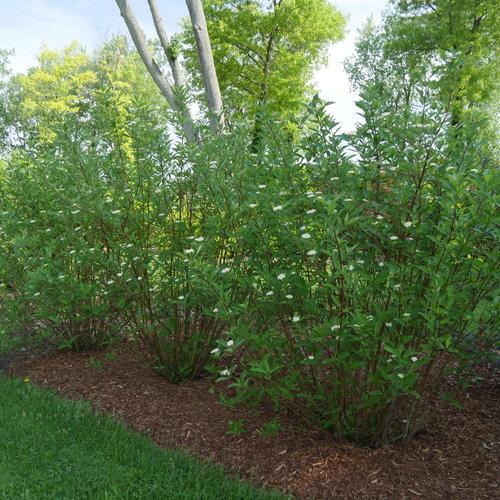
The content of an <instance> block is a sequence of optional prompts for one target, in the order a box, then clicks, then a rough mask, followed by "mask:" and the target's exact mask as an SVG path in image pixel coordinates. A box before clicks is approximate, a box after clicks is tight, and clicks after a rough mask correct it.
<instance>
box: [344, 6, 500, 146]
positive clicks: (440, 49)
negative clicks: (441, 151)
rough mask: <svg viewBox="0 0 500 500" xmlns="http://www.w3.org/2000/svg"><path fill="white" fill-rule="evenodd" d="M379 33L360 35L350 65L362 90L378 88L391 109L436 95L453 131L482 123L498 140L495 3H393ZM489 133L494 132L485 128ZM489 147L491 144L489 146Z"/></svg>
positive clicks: (499, 34)
mask: <svg viewBox="0 0 500 500" xmlns="http://www.w3.org/2000/svg"><path fill="white" fill-rule="evenodd" d="M391 5H392V8H391V9H390V10H389V11H388V12H387V14H386V16H385V18H384V20H383V23H382V25H381V26H379V27H376V26H374V25H373V23H372V22H369V23H368V24H367V25H366V26H365V28H364V29H363V30H362V31H361V34H360V37H359V39H358V42H357V54H356V57H355V58H354V60H352V61H349V62H347V63H346V68H347V70H348V72H349V74H350V78H351V81H352V83H353V84H354V86H355V87H357V88H358V89H359V88H361V87H366V86H367V85H369V84H371V85H375V84H376V85H379V86H381V87H383V89H384V91H385V92H386V93H387V94H389V95H391V98H392V105H393V106H397V105H398V103H400V102H403V103H404V104H406V105H407V104H409V103H410V102H412V100H413V99H416V100H417V101H418V96H415V93H419V92H422V89H426V90H427V91H432V92H433V94H435V99H436V101H439V102H441V106H442V108H443V110H445V111H446V112H449V113H450V114H451V121H452V122H453V124H455V125H459V124H461V123H464V122H467V121H468V120H471V121H477V120H478V117H485V118H487V120H486V121H485V122H484V123H483V129H486V130H485V132H484V133H483V135H485V137H487V136H488V135H489V136H490V138H493V140H495V139H497V138H498V136H497V132H496V131H495V130H494V129H495V128H496V127H497V125H498V116H497V112H496V107H495V104H496V102H497V101H498V89H499V87H498V79H499V68H500V66H499V64H498V47H499V45H500V29H499V26H500V23H499V22H498V12H499V11H498V8H497V6H496V2H495V1H493V0H481V1H475V0H465V1H463V0H434V1H430V2H429V1H425V2H424V1H422V0H393V2H392V3H391ZM488 127H489V129H488ZM490 140H491V139H490Z"/></svg>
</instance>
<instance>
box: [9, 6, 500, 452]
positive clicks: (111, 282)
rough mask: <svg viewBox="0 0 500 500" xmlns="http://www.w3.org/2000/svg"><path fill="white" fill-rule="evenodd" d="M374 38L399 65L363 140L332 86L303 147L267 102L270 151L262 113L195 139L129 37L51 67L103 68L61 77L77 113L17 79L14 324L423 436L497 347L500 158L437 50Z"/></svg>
mask: <svg viewBox="0 0 500 500" xmlns="http://www.w3.org/2000/svg"><path fill="white" fill-rule="evenodd" d="M249 5H250V4H249ZM283 5H285V6H286V5H288V4H287V3H286V4H283ZM266 15H267V14H266ZM370 30H372V31H371V32H370V33H371V34H370V35H369V36H368V37H367V43H369V44H371V45H370V46H369V47H368V49H367V52H366V54H369V53H371V51H373V53H376V54H378V55H377V57H379V59H377V61H378V62H380V65H381V68H382V71H379V69H380V68H377V66H376V65H374V66H372V67H369V68H366V71H367V72H366V75H367V76H366V80H368V81H367V82H366V84H365V83H364V82H365V74H364V73H360V72H358V75H360V77H359V84H360V90H361V99H360V102H359V103H358V106H359V108H360V110H361V113H362V117H363V120H364V124H363V125H362V126H360V127H359V128H358V130H357V131H356V133H355V134H353V135H351V136H346V135H342V134H339V133H338V131H337V125H336V124H335V123H334V122H333V121H332V120H331V119H330V118H329V117H328V115H327V114H326V112H325V104H324V103H322V102H321V101H320V100H319V99H318V98H314V99H313V100H312V102H311V104H310V105H309V107H308V109H307V110H305V111H304V113H303V116H301V117H300V119H297V120H296V121H295V122H294V126H295V128H296V130H300V131H301V134H300V136H298V137H297V140H295V141H290V137H289V133H288V132H287V130H285V129H284V128H283V127H282V126H281V125H280V122H279V121H278V122H276V121H274V120H273V119H272V117H273V116H276V115H275V111H276V110H275V109H273V107H272V106H270V109H269V110H268V111H269V115H266V110H265V109H264V108H263V109H262V110H261V114H260V117H259V125H260V127H261V135H260V136H261V140H260V141H259V142H257V143H255V141H254V140H253V139H254V135H255V128H254V124H252V123H248V121H246V120H235V121H234V123H233V124H232V127H231V130H230V131H229V132H227V133H226V134H224V135H218V136H211V135H208V134H207V135H206V136H205V138H204V141H203V144H200V145H195V146H194V145H185V144H182V143H179V142H177V141H176V140H175V137H174V136H173V135H172V134H171V133H170V130H169V128H168V123H169V120H170V119H171V116H170V115H169V111H168V110H167V109H166V106H165V104H164V102H163V100H162V99H161V96H160V95H159V94H158V92H156V91H152V87H151V82H150V80H149V79H148V78H145V77H144V75H142V73H141V68H140V61H139V60H138V58H137V56H136V55H135V54H134V53H132V52H130V51H129V49H128V48H127V46H126V44H125V43H124V41H123V39H115V40H113V41H112V42H110V43H109V44H106V45H105V46H103V47H102V48H101V49H100V51H99V52H98V53H97V54H96V55H95V57H93V58H83V59H82V60H84V61H85V64H76V62H75V61H74V55H73V53H72V52H70V53H68V52H65V53H63V54H62V55H59V56H57V57H54V58H53V59H54V60H55V61H57V64H54V65H52V66H50V65H49V66H48V67H45V66H44V68H45V70H46V72H48V73H49V76H50V72H51V71H54V72H55V73H57V72H58V71H61V69H60V68H66V67H68V69H67V72H68V74H69V75H71V78H69V77H68V78H62V82H63V83H64V82H67V81H73V82H80V83H81V82H82V80H83V81H84V82H85V83H81V84H80V83H78V85H76V87H75V86H70V88H69V90H68V88H67V87H66V86H63V88H62V89H60V90H57V92H59V91H60V92H61V93H62V100H63V104H64V103H66V104H67V101H66V100H65V99H66V97H65V96H67V95H71V96H73V97H72V98H71V99H70V101H71V103H72V104H71V106H73V105H74V106H76V108H77V109H76V108H75V109H73V108H71V109H66V108H64V109H60V107H58V106H55V108H56V109H52V108H54V106H52V108H51V113H52V112H53V113H54V116H53V119H51V120H47V116H46V115H45V110H44V107H43V106H42V104H41V102H40V107H39V108H30V106H26V105H25V99H29V96H28V95H26V94H25V93H24V90H23V89H26V88H35V89H36V88H37V86H38V85H40V81H39V80H40V74H41V73H40V71H41V69H40V68H38V69H35V70H33V71H32V72H31V73H30V74H32V75H34V77H33V79H32V80H30V75H27V76H25V77H23V78H24V79H19V78H14V79H13V80H12V85H13V87H12V88H13V89H14V90H15V91H14V92H13V94H12V95H13V96H14V97H15V98H13V100H12V101H11V102H12V103H20V106H19V108H18V109H19V113H18V115H19V116H18V117H17V118H16V119H14V120H11V115H8V116H9V120H11V122H10V123H11V130H13V131H14V133H13V134H14V137H16V136H17V137H22V138H23V141H20V142H18V143H16V142H15V141H13V143H12V145H11V149H10V150H9V154H8V155H7V156H6V164H5V167H4V172H3V181H2V184H0V189H2V195H3V196H2V197H1V198H0V249H1V251H0V283H2V285H1V287H0V307H1V308H2V313H5V314H4V316H5V317H7V318H13V317H17V318H18V320H19V321H20V322H25V323H30V324H31V325H33V326H34V327H35V328H37V329H38V330H39V331H40V330H41V331H45V332H46V333H48V334H50V335H53V336H55V337H56V338H57V339H58V340H59V341H62V342H63V343H64V344H65V345H68V346H71V347H73V348H77V349H83V348H85V349H88V348H92V347H95V346H99V345H102V344H107V343H110V342H113V341H114V340H115V339H116V338H117V337H118V338H121V339H122V340H124V339H127V340H134V341H136V342H137V344H138V345H139V346H140V347H141V349H142V350H143V352H144V355H145V359H146V360H147V361H148V362H149V363H150V364H151V365H152V366H154V367H155V368H156V369H157V370H158V372H159V373H160V374H161V375H163V376H165V377H166V378H168V379H169V380H171V381H174V382H182V381H184V380H187V379H192V378H196V377H200V376H202V375H203V374H205V373H206V372H207V371H208V372H211V373H213V374H214V375H215V377H216V379H217V380H218V381H223V382H226V381H229V382H230V385H231V387H232V389H234V397H233V398H232V399H230V400H228V402H229V403H232V404H236V403H238V402H241V401H249V400H250V401H253V402H256V403H259V402H261V401H263V400H267V401H270V402H272V403H273V404H274V405H275V407H277V408H279V407H286V408H288V409H290V410H292V411H293V412H294V413H295V414H297V415H299V416H300V417H301V418H302V419H303V421H304V422H305V423H306V424H307V425H308V426H311V427H315V428H319V429H321V430H323V431H326V432H329V433H332V434H334V435H336V436H339V437H341V438H347V439H351V440H354V441H357V442H361V443H363V444H368V445H372V446H376V445H382V444H384V443H386V442H389V441H392V440H397V439H408V438H410V437H411V436H412V435H413V434H414V433H415V432H417V431H418V430H419V429H420V428H421V427H422V426H423V425H424V422H425V419H426V416H427V414H428V413H429V411H430V409H431V406H432V401H433V398H434V397H435V396H437V395H438V394H440V393H444V392H446V391H445V390H444V385H445V381H446V377H447V376H448V375H449V374H450V373H454V372H458V371H459V370H460V369H461V368H462V367H463V366H466V365H467V364H470V363H471V362H473V361H474V360H476V359H477V358H478V357H480V356H483V355H485V354H486V353H488V352H489V351H490V350H491V346H492V344H493V343H494V342H495V338H494V335H495V331H496V330H495V327H496V326H497V323H496V313H497V312H498V311H497V309H498V303H499V301H498V264H497V263H498V233H497V229H496V227H495V222H496V212H495V209H496V203H497V201H498V200H497V198H496V191H495V189H496V186H497V183H498V177H497V175H498V174H497V165H496V164H495V162H494V158H496V152H495V151H494V150H492V149H491V148H490V146H491V144H489V143H488V142H486V143H484V142H483V135H482V134H481V133H480V131H481V127H482V126H483V124H482V122H481V121H480V120H478V119H477V116H471V119H470V120H467V121H464V122H463V123H462V124H461V133H460V134H457V133H456V127H454V126H452V123H453V119H452V114H453V110H452V109H449V110H448V111H449V112H447V110H446V108H445V107H444V106H443V103H442V102H441V100H440V99H439V98H438V97H439V95H440V94H439V92H438V91H437V90H436V88H435V87H434V86H433V85H432V84H431V85H425V82H424V80H425V78H424V76H425V75H427V77H429V75H430V74H432V72H429V68H428V66H427V62H425V61H424V62H422V65H421V67H420V68H421V69H419V70H418V71H416V70H415V66H414V61H412V60H411V58H406V59H402V60H401V61H400V62H397V61H395V60H393V59H384V55H383V47H384V45H383V39H382V38H380V37H379V35H380V33H379V34H377V32H376V31H374V30H373V29H372V28H368V31H370ZM372 35H373V36H372ZM380 36H381V35H380ZM366 54H365V55H366ZM363 57H364V56H363ZM66 58H68V59H69V60H68V61H66ZM77 61H80V56H78V58H77ZM73 62H75V63H74V64H73ZM356 64H357V63H356ZM361 67H362V65H358V66H357V68H358V70H359V69H360V68H361ZM47 68H48V69H47ZM411 68H413V69H411ZM386 69H387V73H388V82H390V84H387V82H384V80H383V75H384V71H385V70H386ZM89 71H90V72H91V73H92V75H93V76H92V78H87V77H85V78H83V79H81V78H80V77H79V76H78V75H79V74H80V73H79V72H83V74H85V75H88V73H89ZM141 75H142V76H141ZM399 77H401V78H399ZM405 78H406V79H405ZM47 79H48V81H49V82H50V84H51V85H56V84H57V81H58V80H54V79H53V78H52V76H50V78H47ZM19 82H22V84H20V83H19ZM393 84H394V88H391V85H393ZM75 89H76V90H75ZM54 92H56V90H54ZM57 92H56V93H55V94H51V93H50V92H48V93H47V96H48V97H49V99H50V100H51V101H54V102H59V100H58V98H57V97H58V94H57ZM408 93H409V94H408ZM43 95H45V94H43V92H42V91H40V94H39V96H40V99H41V98H42V96H43ZM75 103H77V104H75ZM11 109H13V108H11ZM27 109H29V110H31V111H30V112H31V113H32V114H31V115H30V117H29V119H27V118H26V110H27ZM270 117H271V118H270ZM473 118H474V119H473ZM290 119H291V118H290ZM41 126H43V127H46V128H47V129H48V130H50V140H47V135H44V136H42V135H41V134H40V127H41ZM42 138H43V140H42ZM19 321H18V322H19ZM448 399H449V398H448ZM231 425H232V427H231V428H232V430H233V431H234V432H237V431H239V429H240V427H241V426H240V425H239V424H238V423H233V424H231ZM273 430H277V427H276V426H272V428H271V427H270V428H269V432H272V431H273Z"/></svg>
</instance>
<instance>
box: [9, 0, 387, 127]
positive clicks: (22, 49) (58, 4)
mask: <svg viewBox="0 0 500 500" xmlns="http://www.w3.org/2000/svg"><path fill="white" fill-rule="evenodd" d="M329 1H330V0H329ZM130 2H131V4H132V6H133V8H134V11H135V13H136V16H137V18H138V20H139V22H140V24H141V26H142V29H143V30H144V31H145V32H146V34H147V35H148V36H151V37H153V36H154V34H155V31H154V26H153V22H152V20H151V16H150V14H149V11H148V7H147V1H146V0H130ZM331 2H332V3H333V4H334V5H335V6H336V7H337V8H338V9H339V10H340V11H341V12H342V13H344V14H346V15H347V16H348V24H347V35H346V37H345V39H344V40H342V41H341V42H338V43H336V44H334V45H332V46H331V48H330V49H329V58H328V65H327V66H325V67H323V68H321V69H320V70H318V71H317V73H316V74H315V78H314V83H315V85H316V88H317V89H318V90H319V95H320V96H321V97H322V98H323V99H325V100H328V101H333V102H334V104H333V105H332V106H331V107H330V112H331V113H332V115H333V116H334V117H335V119H336V120H337V121H338V122H339V123H340V124H341V126H342V128H343V129H344V130H345V131H349V130H352V129H353V128H354V126H355V123H356V122H357V121H358V120H357V115H356V106H355V104H354V102H355V101H356V100H357V98H358V96H357V95H356V94H355V93H354V92H352V90H351V89H350V85H349V81H348V79H347V75H346V73H345V72H344V68H343V61H344V60H345V59H347V58H349V57H352V55H353V54H354V43H355V39H356V35H357V30H358V29H359V28H360V27H361V26H362V25H363V24H364V23H365V21H366V20H367V19H368V17H370V16H373V18H374V19H375V20H376V21H377V20H379V19H380V16H381V14H382V11H383V9H384V7H385V6H386V4H387V0H331ZM158 5H159V7H160V10H161V14H162V17H163V20H164V22H165V24H166V27H167V31H168V32H169V33H174V32H175V31H176V30H177V29H178V23H179V20H180V19H181V18H182V17H184V16H186V15H187V7H186V4H185V0H158ZM118 32H120V33H126V28H125V26H124V23H123V20H122V18H121V17H120V14H119V12H118V7H117V6H116V4H115V2H114V0H0V48H2V49H14V51H15V55H14V56H13V57H12V58H11V69H12V70H13V71H14V72H16V73H17V72H24V71H26V70H27V69H28V68H29V67H31V66H33V65H34V64H35V63H36V55H37V53H38V52H39V50H40V47H41V46H42V45H43V44H46V45H47V46H48V47H49V48H51V49H60V48H63V47H65V46H67V45H69V43H71V42H72V41H73V40H78V41H79V42H80V43H82V44H83V45H84V46H86V47H87V49H89V50H92V49H93V48H94V47H96V46H98V45H100V44H101V43H102V42H103V41H104V40H105V39H106V38H108V37H109V36H111V35H113V34H115V33H118Z"/></svg>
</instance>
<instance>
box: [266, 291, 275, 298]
mask: <svg viewBox="0 0 500 500" xmlns="http://www.w3.org/2000/svg"><path fill="white" fill-rule="evenodd" d="M273 293H274V292H273V291H272V290H269V292H267V293H266V295H267V296H268V297H270V296H271V295H272V294H273Z"/></svg>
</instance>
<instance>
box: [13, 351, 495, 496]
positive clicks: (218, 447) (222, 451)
mask: <svg viewBox="0 0 500 500" xmlns="http://www.w3.org/2000/svg"><path fill="white" fill-rule="evenodd" d="M97 358H98V359H101V360H102V363H103V364H102V367H97V366H96V363H95V362H93V360H95V359H97ZM482 370H483V372H484V373H483V375H484V378H485V380H486V381H485V382H483V383H482V384H481V385H478V386H475V387H472V388H470V389H468V390H466V391H463V392H461V393H460V395H459V400H460V402H461V403H462V405H463V410H462V411H460V410H458V409H456V408H454V407H452V406H449V405H440V406H438V408H437V410H436V413H435V415H434V416H433V418H432V420H431V422H430V423H429V426H428V430H427V432H426V433H423V434H420V435H419V436H418V437H417V438H416V439H415V440H414V441H413V442H411V443H410V444H409V445H407V446H403V445H393V446H388V447H386V448H381V449H365V448H361V447H358V446H355V445H352V444H345V443H339V442H336V441H334V440H333V439H325V438H324V437H323V438H322V437H321V436H315V435H311V433H309V434H307V433H304V432H301V431H300V430H299V429H298V428H297V426H296V425H294V422H293V421H285V423H284V425H285V427H284V430H283V431H281V432H280V433H279V434H278V435H277V436H275V437H270V436H261V435H260V434H259V429H261V428H262V425H263V424H264V423H265V422H268V421H269V420H270V419H271V418H272V417H273V415H272V412H270V411H267V410H266V411H263V412H262V411H261V412H260V413H259V412H257V411H256V410H254V409H249V408H236V409H235V408H228V407H225V406H222V405H221V404H220V403H219V400H218V396H217V394H216V392H217V391H215V393H214V392H213V391H212V392H211V391H210V389H211V388H212V382H211V381H209V380H199V381H196V382H190V383H187V384H184V385H182V386H177V385H174V384H171V383H169V382H167V381H165V380H163V379H161V378H160V377H159V376H158V375H157V374H156V373H155V372H154V371H153V370H152V369H151V368H148V367H146V366H144V365H143V363H142V362H141V360H140V358H139V356H138V355H137V354H134V353H133V352H130V351H128V350H125V351H119V352H118V356H117V357H116V359H114V360H113V361H109V360H107V358H105V357H104V354H103V353H101V354H95V353H94V354H89V353H85V354H76V353H70V352H61V351H54V352H51V353H44V354H43V355H41V356H37V357H33V356H31V357H28V358H24V359H16V360H15V362H13V363H11V366H10V368H9V372H10V374H12V375H16V376H22V377H29V378H30V380H31V381H32V382H33V383H35V384H37V385H40V386H43V387H48V388H51V389H54V390H56V391H57V392H59V393H60V394H62V395H64V396H65V397H68V398H71V399H85V400H88V401H90V402H91V403H92V405H93V407H94V408H95V409H96V410H98V411H99V412H102V413H105V414H108V415H112V416H113V417H115V418H117V419H119V420H122V421H124V422H125V423H126V424H127V425H128V426H129V427H130V428H132V429H134V430H136V431H139V432H142V433H144V434H147V435H148V436H149V437H150V438H151V439H153V440H154V441H155V442H156V443H157V444H158V445H160V446H162V447H167V448H182V449H184V450H188V451H190V452H191V453H193V454H195V455H197V456H199V457H202V458H204V459H208V460H210V461H212V462H216V463H219V464H223V465H224V466H225V467H226V469H227V470H231V471H236V472H238V473H239V474H240V475H241V476H243V477H246V478H248V479H250V480H252V481H254V482H255V483H257V484H260V485H265V486H268V487H273V488H278V489H280V490H281V491H284V492H291V493H293V494H294V495H296V496H297V497H302V498H308V499H309V498H417V497H424V498H464V499H478V498H495V497H499V491H498V470H499V467H498V465H499V461H500V460H499V454H498V444H499V442H500V436H499V434H500V432H499V427H498V422H500V410H499V405H498V395H499V381H500V376H499V373H498V371H496V370H494V369H493V368H492V369H488V370H487V369H482ZM240 419H243V420H244V421H245V428H246V432H245V433H244V434H241V435H238V436H233V435H228V434H227V431H228V421H230V420H233V421H234V420H240Z"/></svg>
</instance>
